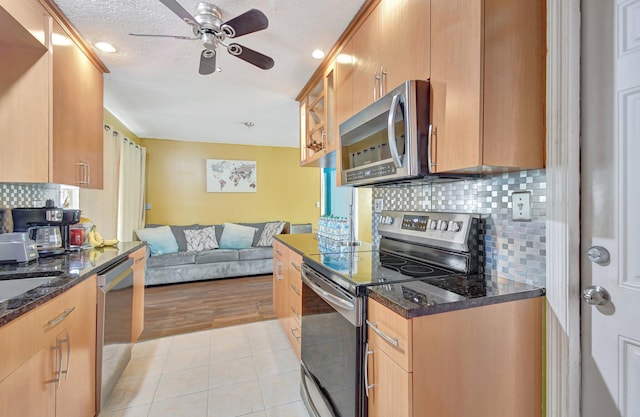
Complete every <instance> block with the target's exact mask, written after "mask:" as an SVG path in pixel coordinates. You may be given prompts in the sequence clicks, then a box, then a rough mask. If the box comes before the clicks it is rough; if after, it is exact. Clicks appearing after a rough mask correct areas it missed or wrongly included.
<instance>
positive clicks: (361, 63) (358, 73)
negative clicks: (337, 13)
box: [352, 0, 430, 113]
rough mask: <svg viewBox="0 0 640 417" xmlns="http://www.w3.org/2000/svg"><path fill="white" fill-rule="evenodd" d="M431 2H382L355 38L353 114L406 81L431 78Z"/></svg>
mask: <svg viewBox="0 0 640 417" xmlns="http://www.w3.org/2000/svg"><path fill="white" fill-rule="evenodd" d="M429 27H430V22H429V2H428V1H424V0H382V1H381V2H380V3H379V4H378V5H377V6H376V7H375V8H374V9H373V11H372V12H371V14H370V15H369V16H368V17H367V18H366V20H365V21H364V22H363V23H362V26H360V28H358V30H357V31H356V32H355V34H354V35H353V38H352V42H353V57H354V65H355V71H354V81H353V109H352V111H353V113H356V112H358V111H359V110H362V109H363V108H364V107H365V106H367V105H368V104H370V103H372V102H374V101H375V100H377V99H379V98H380V97H382V96H383V95H385V94H386V93H387V92H388V91H389V90H391V89H393V88H395V87H397V86H398V85H400V84H401V83H402V82H404V81H406V80H426V79H427V78H429V61H430V56H429V48H430V40H429V36H430V34H429Z"/></svg>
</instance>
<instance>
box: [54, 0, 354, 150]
mask: <svg viewBox="0 0 640 417" xmlns="http://www.w3.org/2000/svg"><path fill="white" fill-rule="evenodd" d="M178 1H179V2H180V4H181V5H182V6H183V7H184V8H185V9H186V10H187V11H189V12H190V13H192V14H195V13H196V12H195V10H196V4H197V3H198V1H197V0H178ZM55 2H56V3H57V4H58V6H59V7H60V9H61V10H62V11H63V12H64V14H65V15H66V16H67V17H68V18H69V20H70V21H71V22H72V23H73V24H74V25H75V27H76V28H77V29H78V31H79V32H80V33H81V34H82V36H83V37H84V38H85V40H87V42H89V43H91V44H93V43H95V42H98V41H107V42H109V43H111V44H113V45H114V46H115V47H116V48H117V52H116V53H114V54H106V53H103V52H100V51H96V52H97V53H98V55H99V56H100V58H101V59H102V60H103V62H104V63H105V64H106V66H107V67H108V68H109V70H110V71H111V73H109V74H105V94H104V104H105V107H106V108H107V109H108V110H109V111H110V112H111V113H113V114H114V115H115V116H116V117H118V119H120V120H121V121H122V122H123V123H124V124H125V125H126V126H127V127H128V128H129V129H131V130H132V131H133V132H134V133H135V134H136V135H138V136H139V137H144V138H160V139H175V140H189V141H201V142H221V143H232V144H248V145H264V146H291V147H295V146H298V143H299V142H298V141H299V139H298V138H299V130H298V126H299V122H298V103H297V102H296V101H295V97H296V96H297V94H298V93H299V92H300V90H301V89H302V87H303V86H304V84H305V83H306V82H307V80H308V79H309V77H310V76H311V74H312V73H313V71H314V70H315V69H316V67H317V66H318V65H319V61H317V60H314V59H313V58H311V51H312V50H313V49H314V48H321V49H323V50H325V51H328V50H329V49H330V48H331V46H333V44H334V43H335V41H336V40H337V39H338V37H339V36H340V34H341V33H342V32H343V30H344V29H345V28H346V26H347V24H348V23H349V22H350V21H351V19H352V18H353V16H354V15H355V14H356V12H357V11H358V9H359V8H360V7H361V6H362V4H363V0H217V1H215V0H214V1H212V3H214V4H215V5H216V6H217V7H218V8H219V9H220V11H221V12H222V20H223V21H226V20H230V19H232V18H233V17H235V16H237V15H240V14H242V13H244V12H245V11H247V10H249V9H251V8H256V9H259V10H261V11H262V12H263V13H265V14H266V15H267V17H268V18H269V27H268V28H267V29H266V30H263V31H260V32H255V33H252V34H249V35H245V36H243V37H240V38H237V39H236V40H235V42H237V43H239V44H241V45H245V46H247V47H249V48H252V49H255V50H257V51H259V52H262V53H263V54H265V55H268V56H271V57H272V58H273V59H274V61H275V66H274V67H273V68H272V69H271V70H267V71H265V70H261V69H259V68H257V67H254V66H253V65H251V64H248V63H246V62H244V61H242V60H240V59H237V58H235V57H233V56H231V55H229V54H228V53H227V52H226V50H225V49H224V48H223V47H219V48H218V57H217V66H218V67H220V68H221V69H222V71H221V72H217V73H214V74H211V75H205V76H203V75H200V74H198V64H199V59H200V52H201V50H202V45H201V43H200V42H199V41H185V40H177V39H169V38H140V37H133V36H129V35H128V34H129V33H149V34H167V35H180V36H192V32H191V28H190V27H189V26H188V25H187V24H186V23H184V22H182V21H181V20H180V18H178V17H177V16H176V15H174V14H173V13H172V12H171V11H170V10H169V9H168V8H167V7H165V6H164V5H163V4H162V3H160V2H159V1H158V0H55ZM244 122H252V123H254V126H253V127H251V128H248V127H246V126H245V125H244Z"/></svg>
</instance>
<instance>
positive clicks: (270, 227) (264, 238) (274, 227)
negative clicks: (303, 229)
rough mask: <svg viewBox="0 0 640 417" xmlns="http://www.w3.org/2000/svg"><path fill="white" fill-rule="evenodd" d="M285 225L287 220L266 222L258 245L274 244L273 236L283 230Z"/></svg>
mask: <svg viewBox="0 0 640 417" xmlns="http://www.w3.org/2000/svg"><path fill="white" fill-rule="evenodd" d="M284 225H285V222H269V223H267V224H265V225H264V230H263V231H262V235H260V240H258V244H257V245H256V246H272V245H273V237H274V236H275V235H277V234H278V233H281V232H282V229H284Z"/></svg>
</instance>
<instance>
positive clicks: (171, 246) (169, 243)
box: [136, 226, 178, 256]
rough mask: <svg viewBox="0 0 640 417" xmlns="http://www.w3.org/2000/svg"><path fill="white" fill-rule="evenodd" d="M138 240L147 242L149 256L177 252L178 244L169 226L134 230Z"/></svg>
mask: <svg viewBox="0 0 640 417" xmlns="http://www.w3.org/2000/svg"><path fill="white" fill-rule="evenodd" d="M136 234H137V235H138V238H140V240H143V241H145V242H147V245H149V249H150V250H151V256H156V255H164V254H167V253H175V252H178V242H177V241H176V237H175V236H174V235H173V233H172V232H171V228H170V227H169V226H160V227H154V228H147V229H140V230H136Z"/></svg>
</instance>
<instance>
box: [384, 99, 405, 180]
mask: <svg viewBox="0 0 640 417" xmlns="http://www.w3.org/2000/svg"><path fill="white" fill-rule="evenodd" d="M398 104H400V94H396V95H394V96H393V100H392V101H391V107H390V108H389V118H388V119H387V132H388V140H389V151H390V152H391V158H393V163H394V164H395V166H396V168H402V162H401V161H400V155H399V154H398V145H397V144H396V124H395V114H396V109H397V108H398Z"/></svg>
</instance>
